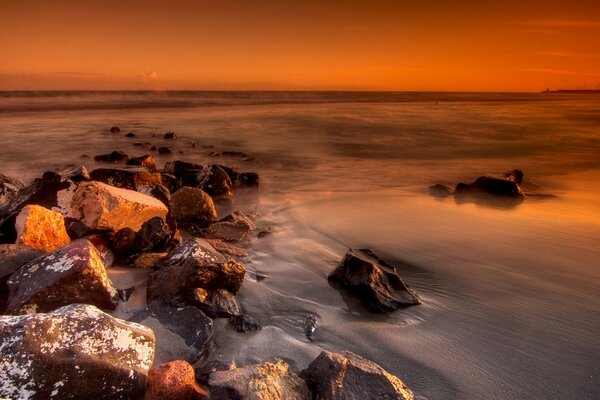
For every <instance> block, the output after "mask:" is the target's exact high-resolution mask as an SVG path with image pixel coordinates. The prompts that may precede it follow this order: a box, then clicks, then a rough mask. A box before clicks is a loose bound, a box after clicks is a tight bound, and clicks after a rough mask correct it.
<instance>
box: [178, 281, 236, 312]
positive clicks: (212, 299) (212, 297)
mask: <svg viewBox="0 0 600 400" xmlns="http://www.w3.org/2000/svg"><path fill="white" fill-rule="evenodd" d="M189 303H190V304H192V305H194V306H196V307H198V308H199V309H201V310H202V311H203V312H204V314H206V315H208V316H209V317H210V318H229V317H231V316H233V315H237V314H239V313H240V308H239V306H238V303H237V300H236V299H235V295H234V294H232V293H231V292H229V291H227V290H225V289H217V290H206V289H200V288H196V289H192V291H191V294H190V299H189Z"/></svg>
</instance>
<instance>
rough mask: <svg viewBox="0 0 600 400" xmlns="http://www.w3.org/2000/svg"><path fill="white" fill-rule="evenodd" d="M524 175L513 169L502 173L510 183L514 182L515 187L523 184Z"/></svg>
mask: <svg viewBox="0 0 600 400" xmlns="http://www.w3.org/2000/svg"><path fill="white" fill-rule="evenodd" d="M524 176H525V174H524V173H523V171H521V170H520V169H513V170H511V171H507V172H505V173H504V177H505V178H506V179H508V180H510V181H513V182H515V183H516V184H517V185H520V184H522V183H523V177H524Z"/></svg>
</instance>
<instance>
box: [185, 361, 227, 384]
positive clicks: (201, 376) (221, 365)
mask: <svg viewBox="0 0 600 400" xmlns="http://www.w3.org/2000/svg"><path fill="white" fill-rule="evenodd" d="M235 368H237V365H235V361H230V362H225V361H221V360H210V361H208V362H206V363H204V364H202V365H199V366H198V365H196V367H195V368H194V371H195V372H196V380H197V381H198V382H201V383H208V379H209V377H210V374H212V373H213V372H216V371H230V370H232V369H235Z"/></svg>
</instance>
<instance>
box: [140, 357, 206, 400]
mask: <svg viewBox="0 0 600 400" xmlns="http://www.w3.org/2000/svg"><path fill="white" fill-rule="evenodd" d="M195 384H196V374H195V373H194V368H193V367H192V366H191V365H190V364H189V363H188V362H187V361H183V360H175V361H171V362H168V363H165V364H161V365H159V366H157V367H154V368H152V369H151V370H150V372H149V373H148V388H147V389H146V394H145V396H144V400H190V398H191V397H192V393H193V392H194V385H195Z"/></svg>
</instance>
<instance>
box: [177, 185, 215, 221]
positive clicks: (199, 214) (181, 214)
mask: <svg viewBox="0 0 600 400" xmlns="http://www.w3.org/2000/svg"><path fill="white" fill-rule="evenodd" d="M171 215H172V216H173V218H175V219H176V220H177V221H179V222H181V223H183V224H197V225H200V226H208V225H209V224H210V223H211V222H214V221H215V220H216V219H217V210H216V209H215V204H214V202H213V200H212V198H211V197H210V196H209V195H208V194H206V193H205V192H204V191H203V190H201V189H198V188H193V187H188V186H184V187H182V188H181V189H179V190H178V191H177V192H175V193H174V194H173V195H172V196H171Z"/></svg>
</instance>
